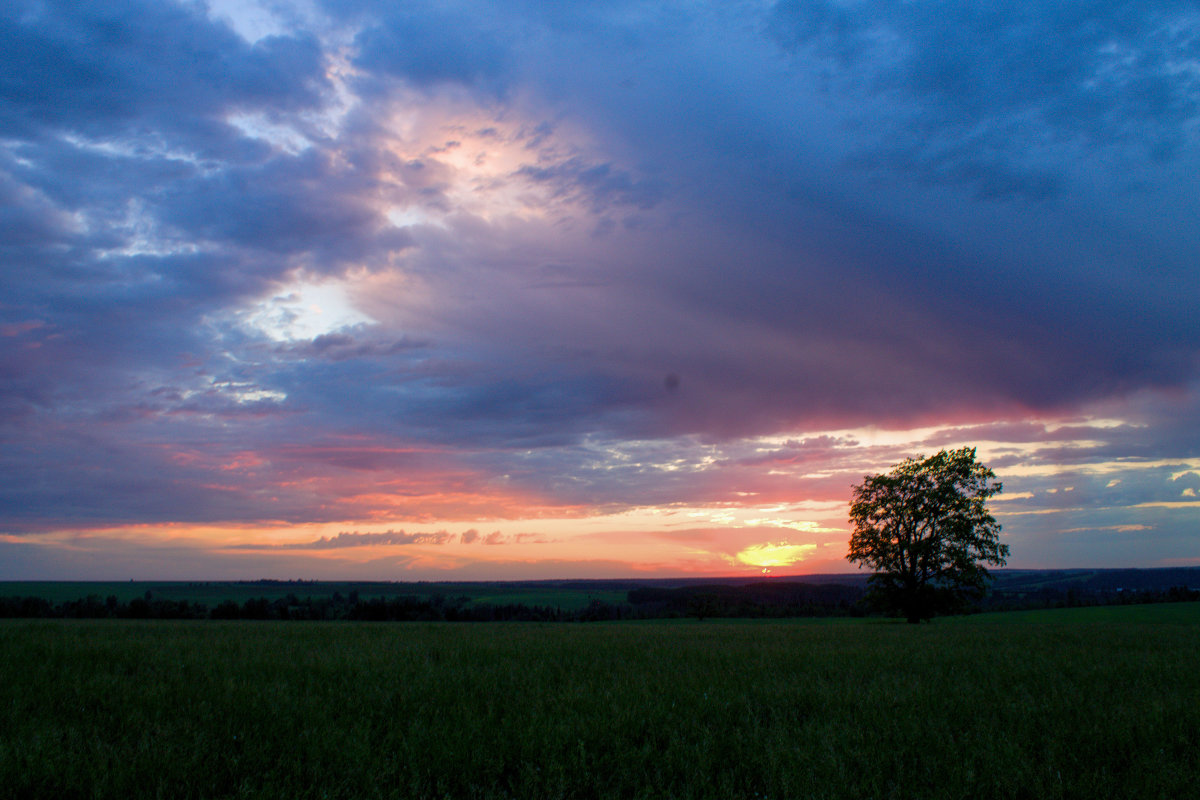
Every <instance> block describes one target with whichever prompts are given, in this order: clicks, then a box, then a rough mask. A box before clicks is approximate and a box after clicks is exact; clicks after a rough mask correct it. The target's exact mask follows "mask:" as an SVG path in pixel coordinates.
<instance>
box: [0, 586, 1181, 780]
mask: <svg viewBox="0 0 1200 800" xmlns="http://www.w3.org/2000/svg"><path fill="white" fill-rule="evenodd" d="M1099 611H1107V612H1108V613H1107V615H1104V614H1101V615H1097V614H1096V613H1094V612H1099ZM1037 613H1038V614H1041V616H1040V617H1038V616H1036V615H1032V616H1030V617H1029V618H1028V619H1026V620H1021V619H1019V618H1017V617H1015V616H1012V615H992V616H991V617H990V618H988V617H985V616H983V615H980V616H978V617H969V618H963V619H961V620H939V621H936V622H935V623H933V624H930V625H920V626H909V625H905V624H903V623H893V622H891V621H888V622H882V621H878V620H875V621H867V622H862V621H855V622H844V623H837V624H828V623H821V624H813V623H810V622H805V621H788V622H761V623H754V624H740V623H722V622H713V621H706V622H703V623H697V622H695V621H684V622H676V623H672V624H662V623H651V622H642V623H637V624H626V623H614V624H592V625H578V624H577V625H541V624H486V625H485V624H416V623H413V624H353V623H341V624H332V623H314V624H308V623H249V622H243V623H219V622H165V623H155V622H128V621H108V620H105V621H71V620H66V621H4V622H0V797H29V798H35V797H37V798H42V797H57V798H71V797H89V798H126V797H171V798H189V797H194V798H201V797H203V798H221V797H278V798H308V797H312V798H319V797H329V798H339V797H344V798H374V797H414V798H422V797H430V798H438V797H479V798H491V797H538V798H542V797H547V798H554V797H580V798H590V797H597V798H600V797H613V798H636V797H739V798H740V797H775V798H803V797H846V798H851V797H853V798H911V797H943V798H962V797H973V798H993V797H1004V798H1026V797H1028V798H1097V797H1100V798H1103V797H1138V798H1143V797H1145V798H1158V797H1162V798H1175V797H1187V796H1195V793H1196V786H1197V785H1200V783H1198V781H1200V766H1198V763H1197V758H1196V753H1197V750H1198V748H1200V670H1197V669H1196V656H1197V654H1198V653H1200V624H1197V621H1198V620H1200V604H1187V605H1184V604H1178V605H1162V606H1144V607H1130V608H1128V609H1126V608H1117V609H1111V610H1108V609H1079V610H1068V611H1059V612H1037ZM1026 623H1028V624H1026Z"/></svg>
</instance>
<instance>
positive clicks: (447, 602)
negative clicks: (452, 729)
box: [0, 581, 1200, 622]
mask: <svg viewBox="0 0 1200 800" xmlns="http://www.w3.org/2000/svg"><path fill="white" fill-rule="evenodd" d="M1187 601H1200V589H1193V588H1189V587H1185V586H1173V587H1170V588H1167V589H1112V588H1106V589H1086V588H1066V589H1064V588H1060V587H1047V588H1042V589H1034V590H1030V589H1023V590H1021V591H1010V590H994V591H991V592H989V593H988V594H987V595H985V596H984V597H982V598H980V599H979V600H978V601H977V602H975V603H974V604H972V605H971V606H970V607H969V608H967V609H965V611H966V612H967V613H978V612H981V611H1004V610H1022V609H1039V608H1067V607H1075V606H1094V605H1127V604H1134V603H1163V602H1187ZM889 613H891V614H894V613H896V612H895V610H894V609H889V608H887V607H884V606H879V605H876V604H875V603H874V602H873V597H872V596H871V595H869V594H868V593H867V591H866V590H865V588H864V587H862V586H850V585H843V584H834V583H823V584H807V583H798V582H787V581H760V582H755V583H750V584H744V585H736V584H712V585H689V586H683V587H674V588H665V587H653V586H647V587H639V588H635V589H631V590H630V591H629V592H628V594H627V601H626V602H624V603H609V602H604V601H602V600H592V601H591V603H589V604H588V605H587V606H585V607H583V608H565V609H564V608H562V607H559V606H551V605H537V604H533V605H530V604H525V603H478V602H473V601H472V600H471V599H470V598H469V597H467V596H454V597H451V596H446V595H440V594H436V595H432V596H429V595H427V596H420V595H403V596H393V597H374V598H370V599H363V598H360V597H359V595H358V592H356V591H351V592H350V593H349V594H348V595H342V594H341V593H340V592H335V593H334V594H333V595H331V596H318V597H299V596H297V595H295V594H288V595H286V596H285V597H280V598H276V599H269V598H266V597H254V598H250V599H247V600H245V601H244V602H241V603H238V602H236V601H234V600H225V601H223V602H221V603H219V604H217V605H215V606H212V607H209V606H208V605H207V604H205V603H202V602H196V601H188V600H172V599H169V598H163V597H156V596H154V595H153V594H152V593H151V592H147V593H146V595H145V596H144V597H137V598H134V599H132V600H129V601H127V602H123V601H121V600H119V599H118V598H117V597H116V596H115V595H109V596H108V597H104V598H101V597H99V596H98V595H89V596H87V597H84V598H80V599H77V600H68V601H63V602H59V603H52V602H50V601H49V600H46V599H45V598H42V597H0V618H15V617H23V618H40V619H216V620H309V621H321V620H357V621H365V622H398V621H428V622H435V621H446V622H499V621H530V622H595V621H602V620H623V619H670V618H685V617H693V618H696V619H702V620H703V619H719V618H730V619H733V618H786V617H861V616H867V615H878V614H883V615H886V614H889Z"/></svg>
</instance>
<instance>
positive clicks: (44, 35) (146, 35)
mask: <svg viewBox="0 0 1200 800" xmlns="http://www.w3.org/2000/svg"><path fill="white" fill-rule="evenodd" d="M0 74H3V76H4V77H3V78H2V79H0V130H4V131H7V132H9V133H10V134H17V135H29V134H30V133H33V132H35V131H37V130H39V129H45V128H49V129H60V130H62V129H65V130H72V131H78V132H80V133H83V134H87V135H99V136H109V135H112V133H113V132H114V126H116V125H122V124H130V123H135V124H136V122H137V121H142V122H143V123H145V122H150V121H152V122H153V124H154V126H156V128H158V129H157V130H146V129H143V131H141V132H140V133H142V134H143V135H144V134H147V133H149V134H151V135H153V134H155V133H158V134H161V133H163V132H164V131H163V130H162V128H163V127H165V128H168V129H169V130H171V132H172V133H173V134H175V135H181V134H182V135H183V136H184V138H185V140H186V141H188V142H189V143H194V142H196V141H199V140H202V139H203V138H204V133H205V131H204V129H203V128H204V126H203V119H204V118H205V117H206V116H208V115H212V114H216V113H219V112H222V111H228V110H233V109H237V108H240V107H255V108H261V107H269V108H278V109H295V108H300V107H305V106H311V105H312V104H313V103H314V102H315V100H316V99H317V95H318V92H319V91H320V89H321V88H322V85H323V84H324V74H323V71H322V70H321V49H320V47H319V46H318V44H317V41H316V40H315V39H314V38H313V37H312V36H311V35H303V34H302V35H299V36H289V37H271V38H268V39H264V40H262V41H260V42H259V43H257V44H255V45H249V44H247V43H246V42H245V41H243V40H242V39H241V38H239V37H238V36H237V35H236V34H234V33H233V31H231V30H230V29H229V28H227V27H224V26H222V25H214V24H213V23H211V22H210V21H209V20H208V19H207V18H206V17H205V16H204V15H203V13H202V12H201V9H200V8H198V7H196V6H183V5H175V4H170V3H155V2H137V0H128V1H126V2H112V3H102V4H82V5H81V4H77V3H61V2H54V1H53V0H51V2H16V3H8V4H6V6H5V10H4V12H2V14H0ZM193 126H196V128H193ZM197 129H198V132H199V133H200V137H199V139H197V138H195V137H193V136H190V135H189V134H191V133H193V132H197ZM128 132H129V133H130V134H132V135H134V136H136V135H137V134H138V133H139V131H137V129H136V127H135V128H134V129H133V130H130V131H128ZM172 144H175V142H172ZM204 149H207V150H209V152H210V153H211V154H213V155H217V156H220V154H221V152H220V149H219V148H211V149H209V148H204Z"/></svg>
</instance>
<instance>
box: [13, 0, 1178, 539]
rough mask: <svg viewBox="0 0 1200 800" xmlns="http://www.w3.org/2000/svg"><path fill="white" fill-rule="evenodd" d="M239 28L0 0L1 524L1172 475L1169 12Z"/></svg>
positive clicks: (548, 19)
mask: <svg viewBox="0 0 1200 800" xmlns="http://www.w3.org/2000/svg"><path fill="white" fill-rule="evenodd" d="M279 12H280V13H279V14H277V15H274V16H273V17H272V24H271V26H269V33H270V34H271V35H266V36H260V37H257V38H256V37H251V38H253V39H254V41H250V40H249V39H247V38H244V37H243V36H241V35H239V33H238V32H236V31H235V30H234V29H232V28H230V27H229V26H228V25H226V24H225V23H224V22H221V21H219V20H214V19H212V18H210V17H209V16H206V15H205V14H204V12H203V9H201V8H200V7H197V6H194V5H192V4H173V3H150V4H146V3H141V2H133V1H132V0H128V1H127V2H119V3H116V4H112V3H110V4H106V5H105V6H104V7H102V8H101V7H97V8H91V7H87V8H84V7H75V6H69V5H63V4H57V3H37V4H35V3H23V2H22V3H17V4H11V5H9V6H8V7H6V8H5V9H4V11H2V12H0V54H2V55H0V66H3V64H4V59H7V60H8V62H9V63H8V66H9V67H10V68H9V69H0V74H3V75H4V76H5V77H4V78H0V132H2V133H3V135H2V136H0V289H2V290H3V291H2V292H0V298H2V299H0V435H2V436H3V437H4V440H5V448H4V451H3V452H2V453H0V474H2V475H3V476H4V481H2V482H0V529H3V530H5V531H8V532H12V533H19V534H21V535H28V534H30V533H33V532H42V533H45V532H49V531H61V530H93V529H100V528H104V527H105V526H111V525H116V524H130V525H132V524H165V523H181V524H185V523H186V524H200V523H204V524H209V523H212V524H231V525H232V524H238V525H243V524H248V525H257V524H276V523H280V524H285V523H286V524H299V523H305V522H311V523H316V522H320V523H331V524H335V525H338V526H345V528H346V529H347V530H352V529H353V528H354V526H360V529H361V528H365V527H366V526H368V525H370V526H372V527H375V528H381V527H386V526H389V525H391V526H400V525H405V526H411V525H418V524H419V525H422V526H429V527H430V528H436V527H439V526H453V528H454V529H455V530H464V529H468V527H469V526H479V528H478V529H479V530H487V531H492V530H495V528H496V527H497V525H498V523H496V522H495V521H496V520H521V519H524V518H527V517H530V518H540V517H542V516H553V515H558V516H559V517H561V518H564V519H572V518H579V517H583V516H586V515H588V514H595V515H605V514H619V513H624V512H625V511H627V510H629V509H635V508H643V507H659V508H664V509H669V508H677V507H682V505H689V506H692V505H694V506H696V507H701V506H703V507H712V508H716V507H718V506H721V504H733V505H732V506H731V507H739V508H741V507H745V508H747V509H750V507H751V506H755V505H762V506H764V507H765V506H770V505H773V504H780V503H785V502H791V501H795V500H796V499H797V498H805V499H812V500H815V501H821V502H835V501H838V500H844V499H845V497H846V493H847V489H848V486H849V485H850V484H851V483H852V482H854V481H856V480H859V479H861V476H862V475H863V474H864V473H866V472H869V471H875V470H879V469H882V468H885V467H886V466H888V465H889V464H892V463H896V462H898V461H899V460H900V459H902V458H903V457H905V456H908V455H913V454H914V452H920V451H925V452H932V451H934V450H936V449H938V448H940V447H942V446H950V445H951V444H954V443H960V442H961V443H966V444H971V443H973V442H979V443H981V445H982V446H983V447H984V448H986V450H987V452H988V453H989V461H990V463H992V464H993V465H994V466H996V468H997V469H999V470H1002V471H1006V472H1007V477H1006V478H1005V482H1006V485H1007V486H1008V488H1009V491H1010V492H1011V493H1013V494H1014V495H1019V496H1020V497H1021V499H1019V500H1014V501H1012V502H1010V503H1006V507H1007V508H1009V509H1010V511H1011V512H1012V513H1014V514H1022V515H1025V516H1022V517H1021V519H1023V520H1025V519H1027V517H1028V518H1032V516H1033V515H1032V512H1033V511H1039V512H1043V511H1044V512H1052V513H1053V514H1056V515H1057V514H1060V513H1061V514H1066V513H1068V512H1067V510H1066V509H1067V508H1072V509H1075V511H1072V512H1070V513H1074V514H1077V515H1079V516H1080V517H1081V518H1084V517H1085V519H1081V520H1077V521H1075V522H1070V523H1067V526H1068V527H1069V528H1080V527H1081V526H1084V525H1096V526H1099V527H1102V528H1105V527H1111V526H1113V525H1131V524H1140V523H1137V522H1136V521H1130V520H1128V519H1125V518H1123V517H1122V518H1121V519H1115V517H1119V516H1121V515H1122V514H1125V513H1126V512H1125V511H1120V510H1118V509H1128V508H1134V507H1141V506H1143V505H1144V504H1147V503H1166V502H1183V503H1188V502H1189V501H1188V498H1189V497H1191V495H1188V494H1186V492H1187V491H1188V490H1192V491H1198V490H1200V485H1196V484H1195V483H1194V482H1192V479H1191V478H1188V477H1186V476H1184V477H1179V476H1176V477H1172V475H1173V472H1172V471H1173V470H1182V469H1184V467H1185V466H1186V465H1189V464H1194V460H1195V458H1196V457H1197V453H1198V452H1200V449H1198V448H1200V433H1198V431H1200V403H1198V402H1197V399H1196V398H1197V387H1198V386H1200V383H1198V382H1197V372H1196V367H1197V363H1196V353H1197V352H1198V348H1200V334H1198V331H1197V328H1196V325H1195V309H1194V305H1195V303H1194V297H1193V296H1192V294H1191V293H1189V292H1188V291H1187V287H1189V286H1192V285H1194V273H1195V264H1196V254H1197V252H1198V247H1200V241H1198V240H1197V238H1196V236H1195V234H1194V232H1193V231H1194V225H1190V224H1189V223H1190V222H1191V221H1192V220H1193V219H1194V217H1195V197H1196V196H1197V191H1200V186H1198V185H1197V178H1196V177H1195V176H1197V175H1200V169H1198V168H1197V167H1200V147H1197V138H1196V120H1197V119H1198V118H1200V105H1198V104H1200V87H1198V86H1197V83H1196V77H1195V69H1194V64H1195V62H1196V60H1197V55H1198V54H1197V46H1198V42H1200V36H1198V34H1197V30H1198V28H1197V20H1196V17H1195V14H1194V12H1193V11H1191V10H1190V7H1188V6H1187V5H1186V4H1183V3H1168V2H1161V3H1152V4H1136V5H1135V4H1128V3H1124V4H1123V3H1114V4H1106V5H1099V6H1088V7H1086V8H1084V7H1079V8H1075V7H1073V6H1072V7H1067V6H1061V7H1060V6H1058V5H1053V4H1051V5H1047V4H1025V5H1021V6H1013V7H1008V6H1005V7H1004V8H999V9H990V10H981V9H979V8H975V7H972V6H970V5H969V4H965V3H959V4H954V3H951V4H949V5H946V4H939V5H937V6H922V5H920V4H917V5H913V4H896V3H878V4H844V3H790V2H782V3H779V4H777V5H775V6H771V7H769V8H765V7H764V8H758V9H750V8H746V7H740V6H739V7H734V6H725V5H722V4H692V3H689V4H671V3H668V4H661V5H657V6H655V7H653V8H650V7H645V6H637V5H630V4H622V3H618V4H615V5H613V4H603V5H586V4H585V5H556V6H554V7H545V8H543V7H540V6H534V5H528V4H518V5H516V6H513V7H511V8H509V9H507V10H506V11H505V12H504V13H498V12H497V11H496V10H495V9H494V8H493V7H491V6H489V5H487V4H478V3H471V2H467V3H463V4H456V5H454V6H452V7H447V6H444V5H439V4H421V3H417V4H410V5H406V6H405V7H404V9H402V10H399V11H397V10H395V9H394V8H392V7H391V6H388V5H386V4H376V3H372V2H353V3H329V4H325V5H323V6H314V7H313V8H312V9H309V10H306V11H304V13H301V12H300V11H299V10H297V9H295V8H291V7H290V6H289V5H288V4H286V3H285V4H283V5H282V6H279ZM244 27H245V26H244V25H241V26H239V30H241V29H242V28H244ZM1046 42H1055V43H1056V44H1055V46H1054V47H1047V46H1046ZM1181 287H1182V288H1181ZM323 303H324V307H322V304H323ZM880 431H885V432H886V431H892V432H899V433H896V435H895V436H894V437H893V438H892V439H890V440H887V441H885V439H887V437H886V436H882V435H880V434H879V432H880ZM902 434H903V435H902ZM1172 465H1173V466H1172ZM1060 479H1061V481H1062V482H1063V483H1062V485H1063V486H1066V485H1073V486H1075V491H1074V492H1071V493H1069V494H1070V495H1072V498H1071V499H1070V500H1069V502H1068V501H1067V499H1065V494H1064V493H1053V494H1052V493H1050V492H1049V491H1048V490H1049V489H1050V488H1058V487H1056V486H1055V485H1054V484H1055V481H1058V480H1060ZM1114 480H1118V481H1119V482H1118V483H1115V484H1114V483H1112V481H1114ZM681 504H682V505H681ZM1184 510H1185V511H1186V509H1184ZM747 514H749V515H750V516H748V517H747V518H748V519H750V518H753V519H774V518H775V517H774V516H772V515H771V514H770V513H767V512H765V511H764V512H761V513H760V512H759V511H751V510H748V511H747ZM1014 519H1015V517H1014ZM792 521H793V522H795V521H796V520H792ZM1076 522H1078V524H1076ZM821 523H822V524H823V525H831V524H835V523H834V522H833V521H832V520H827V519H822V520H821ZM1021 524H1026V523H1021ZM1028 524H1029V525H1031V526H1032V525H1033V523H1032V522H1030V523H1028ZM1146 524H1149V523H1146ZM1172 524H1173V523H1172ZM459 526H461V527H459ZM397 530H398V528H395V527H394V528H393V532H395V531H397ZM470 530H475V528H470ZM505 530H506V531H507V530H508V528H505ZM1029 530H1032V527H1031V528H1029ZM1177 530H1178V529H1177V528H1175V527H1172V526H1171V525H1163V526H1160V525H1157V523H1156V527H1155V528H1153V529H1152V530H1144V531H1140V532H1139V533H1140V534H1144V535H1145V536H1146V537H1148V538H1151V539H1154V540H1155V541H1158V540H1159V539H1162V540H1163V541H1165V542H1168V544H1166V545H1164V548H1165V549H1168V550H1169V549H1171V548H1173V547H1176V545H1175V544H1174V542H1175V539H1173V538H1171V537H1174V536H1176V533H1175V531H1177ZM347 535H350V534H347ZM361 535H362V536H368V535H371V536H381V535H383V534H361ZM397 535H399V534H397ZM490 535H491V534H475V535H474V536H473V537H470V540H469V541H468V536H467V534H466V533H461V534H457V538H456V541H457V542H459V543H461V544H468V543H472V542H474V543H481V544H482V543H484V542H485V541H486V540H487V538H488V537H489V536H490ZM1014 535H1016V534H1014ZM503 536H504V537H506V538H504V541H505V542H508V543H515V542H516V541H517V540H518V539H519V536H520V535H517V534H509V533H505V534H503ZM513 536H517V537H518V539H513V538H512V537H513ZM1077 536H1079V537H1082V536H1084V533H1083V531H1079V532H1074V533H1071V534H1070V537H1077ZM549 538H556V537H555V536H550V537H549ZM351 541H355V540H349V539H348V540H345V543H346V544H349V543H350V542H351ZM529 541H532V540H529ZM1081 541H1082V540H1081ZM397 543H398V542H397ZM328 546H333V547H336V546H342V545H328ZM1028 546H1030V547H1033V545H1032V544H1029V545H1028ZM1172 552H1174V551H1172ZM1047 557H1049V556H1047Z"/></svg>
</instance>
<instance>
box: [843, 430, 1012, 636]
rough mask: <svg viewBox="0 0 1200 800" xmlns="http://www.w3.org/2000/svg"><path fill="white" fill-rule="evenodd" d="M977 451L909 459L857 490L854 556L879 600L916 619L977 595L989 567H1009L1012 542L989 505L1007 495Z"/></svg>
mask: <svg viewBox="0 0 1200 800" xmlns="http://www.w3.org/2000/svg"><path fill="white" fill-rule="evenodd" d="M1001 488H1002V487H1001V484H1000V483H999V482H998V481H996V474H995V473H994V472H992V470H991V469H989V468H988V467H986V466H984V465H983V464H980V463H979V462H977V461H976V460H975V449H974V448H968V447H964V448H962V449H960V450H942V451H941V452H939V453H937V454H936V455H932V456H930V457H929V458H924V457H921V456H918V457H916V458H909V459H905V460H904V461H903V462H901V463H900V464H897V465H896V466H895V467H894V468H893V469H892V471H891V472H888V473H886V474H883V475H867V476H864V478H863V482H862V483H861V484H859V485H857V486H854V487H853V492H854V497H853V501H852V503H851V505H850V522H851V523H853V525H854V532H853V533H852V534H851V536H850V551H849V553H848V554H847V556H846V557H847V558H848V559H849V560H850V561H852V562H857V563H859V564H861V565H863V566H867V567H869V568H871V569H873V570H874V571H875V574H874V575H873V576H872V577H871V579H870V583H871V588H872V593H873V595H874V596H875V597H876V598H877V599H879V600H880V601H882V602H883V603H884V604H886V605H888V606H890V607H893V608H896V609H898V610H900V611H901V612H902V613H903V614H904V615H905V616H906V617H907V618H908V621H909V622H919V621H921V620H922V619H928V618H930V617H932V616H933V615H934V614H935V613H937V612H938V611H944V610H950V609H953V608H955V607H958V606H959V605H961V604H962V602H963V601H965V600H967V599H969V598H970V597H972V596H978V595H979V594H980V593H982V591H983V589H984V587H985V586H986V581H987V578H988V572H987V569H986V568H985V567H984V564H993V565H996V566H1003V565H1004V563H1005V560H1006V559H1007V557H1008V545H1005V544H1001V543H1000V541H999V536H1000V525H999V524H998V523H997V522H996V520H995V518H994V517H993V516H992V515H991V513H990V512H989V511H988V509H987V500H988V498H989V497H991V496H992V495H994V494H997V493H999V492H1000V491H1001Z"/></svg>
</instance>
